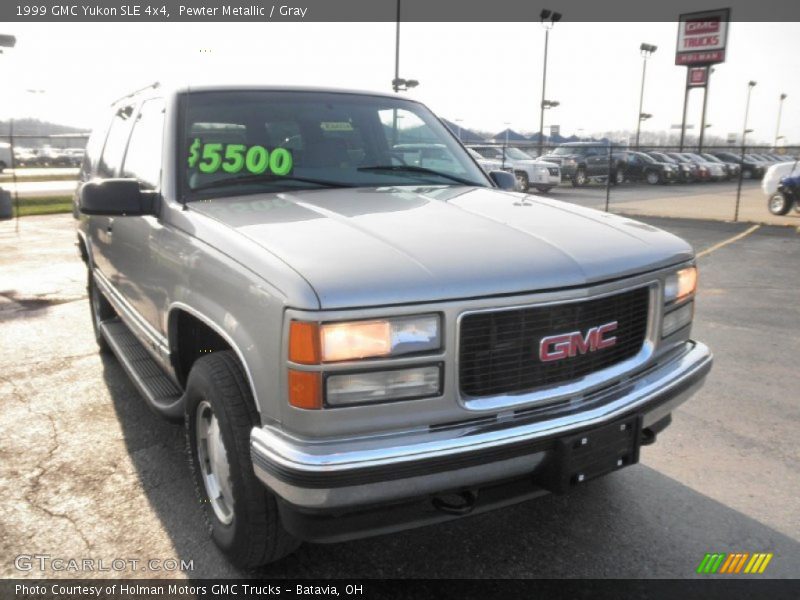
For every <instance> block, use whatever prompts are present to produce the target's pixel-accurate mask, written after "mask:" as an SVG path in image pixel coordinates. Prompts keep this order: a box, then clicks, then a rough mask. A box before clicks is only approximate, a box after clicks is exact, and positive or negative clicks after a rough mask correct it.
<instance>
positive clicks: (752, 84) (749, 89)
mask: <svg viewBox="0 0 800 600" xmlns="http://www.w3.org/2000/svg"><path fill="white" fill-rule="evenodd" d="M757 84H758V82H757V81H748V82H747V103H746V104H745V105H744V126H743V127H742V152H744V146H745V143H744V142H745V138H746V137H747V134H748V133H752V132H753V130H752V129H748V128H747V114H748V113H749V112H750V94H751V93H752V92H753V88H754V87H756V85H757Z"/></svg>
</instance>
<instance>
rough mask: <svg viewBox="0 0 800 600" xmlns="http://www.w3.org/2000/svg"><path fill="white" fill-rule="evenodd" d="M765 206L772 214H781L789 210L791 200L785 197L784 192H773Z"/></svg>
mask: <svg viewBox="0 0 800 600" xmlns="http://www.w3.org/2000/svg"><path fill="white" fill-rule="evenodd" d="M767 208H769V212H771V213H772V214H773V215H778V216H783V215H785V214H786V213H788V212H789V211H790V210H791V208H792V202H791V201H790V200H789V199H788V198H787V197H786V194H782V193H781V192H775V193H774V194H772V196H770V197H769V202H767Z"/></svg>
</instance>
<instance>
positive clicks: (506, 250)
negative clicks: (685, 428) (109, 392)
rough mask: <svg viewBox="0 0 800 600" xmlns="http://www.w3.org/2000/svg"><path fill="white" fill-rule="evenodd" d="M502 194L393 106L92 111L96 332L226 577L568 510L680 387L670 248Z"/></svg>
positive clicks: (704, 366) (84, 172) (138, 98)
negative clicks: (545, 500)
mask: <svg viewBox="0 0 800 600" xmlns="http://www.w3.org/2000/svg"><path fill="white" fill-rule="evenodd" d="M419 140H425V143H426V144H436V145H437V146H436V147H437V148H445V149H446V150H447V153H448V156H449V158H451V159H452V160H449V159H448V160H439V159H437V160H439V162H438V163H437V164H438V168H433V167H432V166H425V165H424V164H409V163H408V162H407V159H408V156H409V152H408V151H407V150H408V146H407V145H408V144H414V143H419ZM515 184H516V182H515V180H514V177H513V176H512V175H511V174H509V173H506V172H502V171H500V172H494V171H493V172H491V173H490V174H486V173H485V172H484V171H483V170H482V169H481V168H480V167H479V166H478V165H477V164H476V163H475V161H474V160H473V158H472V157H470V156H469V155H468V153H467V152H466V150H465V149H464V147H463V146H462V145H461V143H460V142H459V141H458V139H456V138H455V137H454V136H453V135H452V133H451V132H450V131H449V130H448V129H447V128H446V127H445V126H444V125H442V124H441V122H440V121H439V119H438V118H437V117H436V116H435V115H434V114H433V113H432V112H431V111H430V110H428V109H427V108H426V107H425V106H423V105H422V104H420V103H418V102H416V101H413V100H410V99H406V98H402V97H400V96H398V95H396V94H395V95H387V94H378V93H367V92H351V91H341V90H329V89H310V88H285V87H280V88H279V87H223V86H219V87H213V86H212V87H202V88H191V89H189V88H178V89H168V88H165V87H160V86H153V87H150V88H148V89H145V90H140V91H138V92H136V93H134V94H132V95H130V96H127V97H124V98H122V99H120V100H118V101H116V102H115V103H114V104H113V105H112V106H111V108H110V110H109V112H108V116H107V119H106V125H105V126H104V127H101V128H99V129H96V130H95V131H94V132H93V133H92V134H91V137H90V139H89V142H88V145H87V148H86V156H85V160H84V163H83V166H82V167H81V173H80V183H79V186H78V191H77V193H76V200H75V201H76V204H77V211H78V219H79V220H78V225H77V234H78V246H79V249H80V253H81V256H82V257H83V260H84V261H85V263H86V266H87V285H88V291H89V300H90V302H89V304H90V309H91V321H92V325H93V327H94V331H95V336H96V339H97V343H98V345H99V348H100V351H101V352H113V354H114V355H116V357H117V359H118V360H119V362H120V363H121V365H122V366H123V368H124V369H125V371H126V372H127V374H128V375H129V376H130V378H131V380H132V382H133V384H134V385H135V386H136V388H137V389H138V391H139V393H140V394H141V396H142V397H143V399H144V401H145V402H146V403H147V404H148V405H149V406H150V407H151V408H152V409H153V410H154V411H155V412H156V413H158V414H160V415H162V416H164V417H166V418H168V419H172V420H176V421H183V423H184V427H185V432H186V437H187V447H188V449H189V452H188V456H189V463H190V467H191V470H192V473H193V478H194V481H195V484H196V488H197V493H198V496H199V500H200V505H201V507H202V510H203V511H204V515H205V517H206V519H207V522H208V528H209V531H210V535H211V537H212V539H213V541H214V542H215V543H216V544H217V545H218V546H219V547H220V548H221V549H222V550H223V551H224V552H225V553H226V554H227V555H228V557H229V558H230V560H231V561H232V562H233V563H235V564H238V565H243V566H249V567H252V566H254V565H260V564H264V563H266V562H269V561H273V560H276V559H278V558H280V557H282V556H284V555H286V554H288V553H290V552H292V551H293V550H294V549H295V548H297V546H298V545H299V544H300V543H301V541H302V540H310V541H318V542H336V541H339V540H346V539H351V538H357V537H362V536H368V535H374V534H381V533H388V532H392V531H396V530H399V529H403V528H408V527H415V526H419V525H424V524H430V523H435V522H437V521H443V520H447V519H453V518H455V517H458V516H462V515H466V514H477V513H479V512H481V511H485V510H489V509H492V508H499V507H503V506H509V505H510V504H513V503H515V502H520V501H523V500H526V499H529V498H533V497H536V496H540V495H542V494H546V493H548V492H551V493H559V494H560V493H565V492H568V491H569V490H571V489H573V488H576V487H581V486H583V485H585V484H586V482H588V481H589V480H591V479H593V478H596V477H599V476H603V475H606V474H608V473H611V472H613V471H615V470H617V469H620V468H623V467H627V466H629V465H632V464H634V463H636V462H637V461H638V460H639V456H640V449H641V448H642V447H643V446H645V445H648V444H651V443H653V442H654V441H655V439H656V436H657V435H658V434H659V433H660V432H661V431H662V430H663V429H664V428H665V427H666V426H667V425H668V424H669V423H670V419H671V413H672V412H673V411H674V410H675V408H676V407H677V406H679V405H680V404H681V403H682V402H684V401H685V400H687V399H688V398H689V397H690V396H691V395H692V394H693V393H694V392H695V390H697V389H698V388H699V387H700V386H701V385H702V383H703V381H704V379H705V377H706V374H707V373H708V371H709V369H710V368H711V364H712V356H711V353H710V351H709V349H708V348H707V347H706V346H705V345H703V344H702V343H700V342H698V341H695V340H693V339H692V338H691V336H690V332H691V325H692V318H693V313H694V296H695V287H696V281H697V270H696V265H695V260H694V253H693V251H692V248H691V247H690V246H689V244H687V243H686V242H684V241H683V240H681V239H679V238H677V237H675V236H673V235H671V234H669V233H666V232H664V231H661V230H659V229H657V228H655V227H651V226H649V225H645V224H643V223H639V222H636V221H633V220H630V219H627V218H623V217H620V216H615V215H611V214H605V213H600V212H596V211H593V210H589V209H586V208H582V207H579V206H575V205H572V204H567V203H563V202H558V201H555V200H551V199H547V198H540V197H536V196H528V195H526V194H523V193H518V192H514V191H511V190H513V188H514V186H515ZM175 510H176V511H177V510H181V507H179V506H176V507H175Z"/></svg>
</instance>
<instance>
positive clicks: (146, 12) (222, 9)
mask: <svg viewBox="0 0 800 600" xmlns="http://www.w3.org/2000/svg"><path fill="white" fill-rule="evenodd" d="M716 4H717V3H714V2H711V3H710V4H708V5H702V4H700V5H699V4H698V3H697V1H696V0H671V1H670V2H642V1H641V0H604V1H603V2H598V1H596V0H557V1H554V2H550V3H547V6H549V7H550V8H551V9H552V10H555V11H558V12H560V13H561V14H562V15H563V17H562V18H563V20H565V21H586V22H602V21H625V22H648V21H649V22H652V21H670V22H672V21H677V18H678V15H679V14H681V13H684V12H690V11H696V10H701V9H705V8H721V7H720V6H717V5H716ZM721 4H724V5H726V6H728V7H730V8H731V9H732V15H731V18H732V20H734V21H769V22H787V21H800V3H798V2H790V1H787V0H761V1H760V2H752V1H751V0H728V1H727V2H723V3H721ZM543 8H545V3H536V2H521V1H520V0H492V2H475V1H466V0H436V1H434V2H431V1H430V0H400V9H401V10H400V13H401V20H402V21H405V22H518V21H523V22H524V21H530V22H535V21H538V20H539V13H540V11H541V10H542V9H543ZM396 18H397V0H290V1H287V2H280V1H274V0H230V1H226V0H223V1H222V2H218V1H214V0H207V1H203V0H153V2H152V3H151V2H149V1H145V2H142V1H139V0H132V1H131V2H124V1H123V0H88V1H80V2H75V1H74V0H5V1H4V2H0V21H25V22H60V21H64V22H70V21H83V22H93V21H98V22H102V21H117V22H150V23H152V22H157V21H183V22H186V21H194V22H203V21H207V22H216V21H239V22H259V21H261V22H263V21H276V22H281V21H287V22H290V21H312V22H342V21H349V22H377V21H395V20H396Z"/></svg>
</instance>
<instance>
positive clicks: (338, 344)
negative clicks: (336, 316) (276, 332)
mask: <svg viewBox="0 0 800 600" xmlns="http://www.w3.org/2000/svg"><path fill="white" fill-rule="evenodd" d="M440 347H441V335H440V326H439V316H438V315H421V316H413V317H399V318H395V319H376V320H371V321H350V322H344V323H322V324H317V323H305V322H301V321H292V324H291V326H290V331H289V360H291V361H293V362H297V363H302V364H319V363H321V362H335V361H342V360H357V359H361V358H376V357H388V356H400V355H403V354H411V353H415V352H425V351H429V350H437V349H438V348H440Z"/></svg>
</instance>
